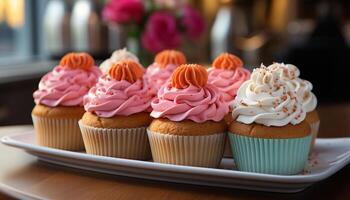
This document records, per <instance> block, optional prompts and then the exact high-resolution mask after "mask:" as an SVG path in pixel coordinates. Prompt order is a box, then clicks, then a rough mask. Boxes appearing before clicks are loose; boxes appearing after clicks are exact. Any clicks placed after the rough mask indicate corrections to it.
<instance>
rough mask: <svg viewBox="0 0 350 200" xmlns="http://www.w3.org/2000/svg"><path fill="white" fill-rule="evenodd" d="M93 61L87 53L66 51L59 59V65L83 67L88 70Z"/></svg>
mask: <svg viewBox="0 0 350 200" xmlns="http://www.w3.org/2000/svg"><path fill="white" fill-rule="evenodd" d="M94 64H95V61H94V59H93V58H92V56H90V54H88V53H68V54H66V55H65V56H63V58H62V59H61V61H60V66H61V67H68V68H71V69H85V70H88V69H90V68H91V67H92V66H94Z"/></svg>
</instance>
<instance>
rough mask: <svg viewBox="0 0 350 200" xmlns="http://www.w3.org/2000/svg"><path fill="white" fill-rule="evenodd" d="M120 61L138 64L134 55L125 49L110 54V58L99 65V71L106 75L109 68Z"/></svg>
mask: <svg viewBox="0 0 350 200" xmlns="http://www.w3.org/2000/svg"><path fill="white" fill-rule="evenodd" d="M122 60H133V61H135V62H137V63H139V59H138V58H137V57H136V56H135V54H133V53H131V52H130V51H128V50H127V49H126V48H123V49H119V50H116V51H114V52H113V53H112V56H111V57H110V58H108V59H107V60H105V61H103V62H102V63H101V65H100V69H101V71H102V73H103V74H108V71H109V68H110V67H111V66H112V65H113V64H114V63H117V62H119V61H122Z"/></svg>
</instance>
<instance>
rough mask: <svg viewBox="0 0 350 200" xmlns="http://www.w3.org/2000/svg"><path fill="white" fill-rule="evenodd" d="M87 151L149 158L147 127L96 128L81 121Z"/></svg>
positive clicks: (116, 155) (130, 157)
mask: <svg viewBox="0 0 350 200" xmlns="http://www.w3.org/2000/svg"><path fill="white" fill-rule="evenodd" d="M79 126H80V129H81V133H82V135H83V140H84V144H85V149H86V153H88V154H94V155H100V156H109V157H118V158H128V159H135V160H148V159H150V158H151V150H150V147H149V142H148V138H147V134H146V128H147V127H140V128H95V127H91V126H87V125H84V124H83V123H82V122H81V121H79Z"/></svg>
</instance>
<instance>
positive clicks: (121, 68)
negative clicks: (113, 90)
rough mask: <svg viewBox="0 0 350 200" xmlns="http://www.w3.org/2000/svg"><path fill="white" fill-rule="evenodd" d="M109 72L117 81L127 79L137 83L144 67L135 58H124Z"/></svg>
mask: <svg viewBox="0 0 350 200" xmlns="http://www.w3.org/2000/svg"><path fill="white" fill-rule="evenodd" d="M108 74H109V76H110V77H112V78H113V79H115V80H117V81H121V80H126V81H128V82H129V83H135V82H136V81H137V80H138V79H141V78H142V76H143V74H144V69H143V68H142V66H141V65H140V64H138V63H137V62H135V61H133V60H124V61H121V62H117V63H115V64H113V65H112V66H111V68H110V69H109V71H108Z"/></svg>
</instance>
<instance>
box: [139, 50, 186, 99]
mask: <svg viewBox="0 0 350 200" xmlns="http://www.w3.org/2000/svg"><path fill="white" fill-rule="evenodd" d="M185 63H186V57H185V55H184V54H183V53H182V52H180V51H175V50H164V51H162V52H160V53H158V54H157V55H156V57H155V59H154V63H153V64H151V65H150V66H149V67H148V68H147V70H146V74H145V77H146V79H147V80H148V82H149V85H150V87H151V93H152V94H153V95H154V96H155V95H157V92H158V90H159V88H160V87H161V86H162V85H163V84H164V83H165V82H166V81H167V80H169V78H170V77H171V74H172V73H173V71H174V70H175V69H176V68H177V67H178V66H179V65H181V64H185Z"/></svg>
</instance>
